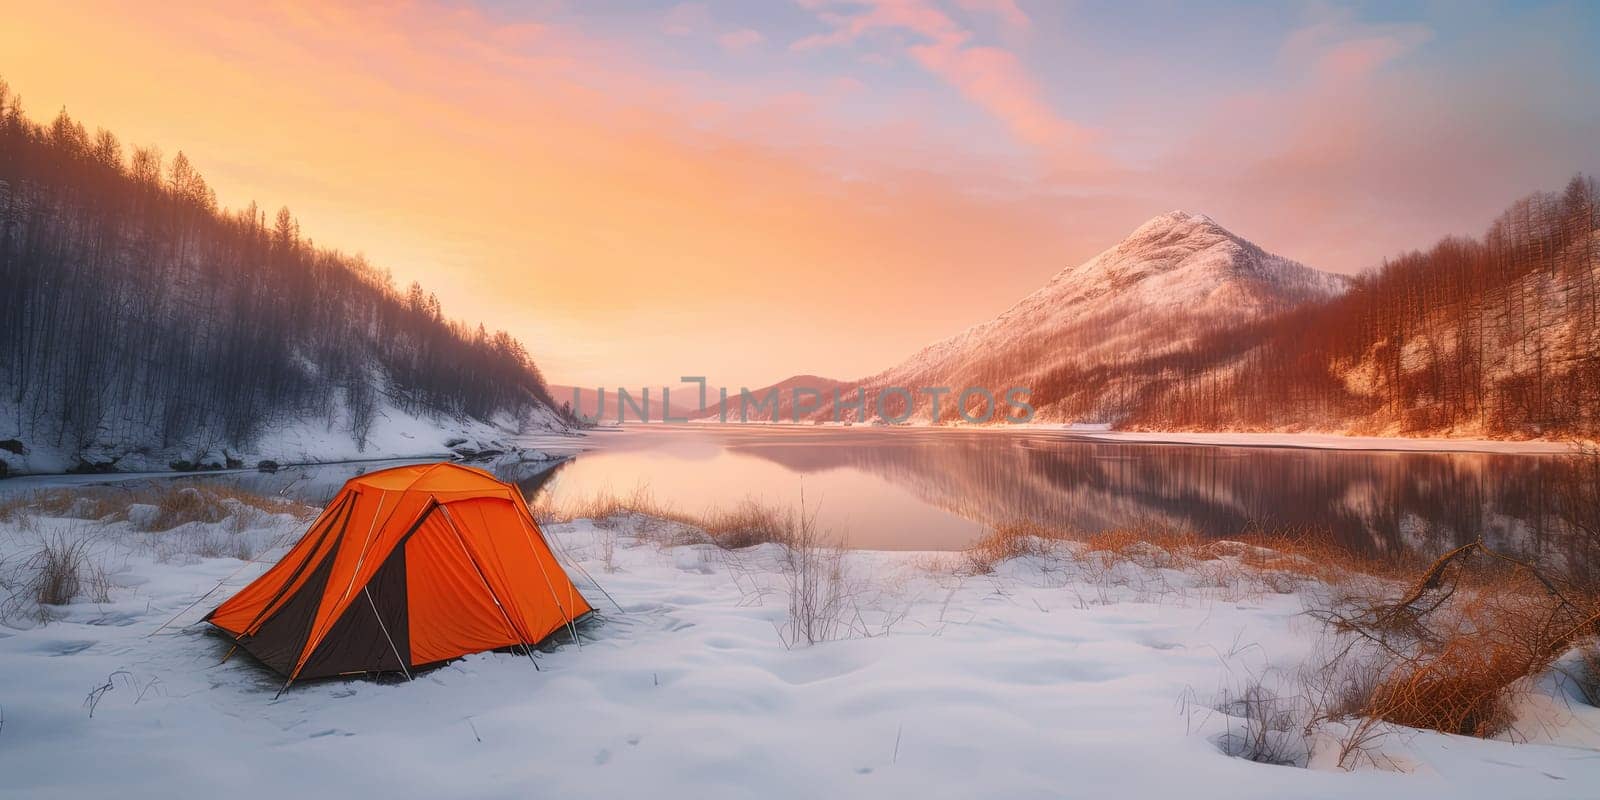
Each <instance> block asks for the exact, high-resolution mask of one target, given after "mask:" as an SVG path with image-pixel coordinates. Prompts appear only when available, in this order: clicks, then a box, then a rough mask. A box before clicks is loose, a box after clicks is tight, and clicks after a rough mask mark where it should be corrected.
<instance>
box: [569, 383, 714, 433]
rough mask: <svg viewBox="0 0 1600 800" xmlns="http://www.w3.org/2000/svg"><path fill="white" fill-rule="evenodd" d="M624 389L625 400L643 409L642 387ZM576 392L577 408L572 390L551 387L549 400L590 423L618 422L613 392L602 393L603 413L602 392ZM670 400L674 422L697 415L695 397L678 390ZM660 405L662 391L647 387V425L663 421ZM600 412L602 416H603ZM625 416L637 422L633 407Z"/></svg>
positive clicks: (586, 390) (588, 390) (615, 395)
mask: <svg viewBox="0 0 1600 800" xmlns="http://www.w3.org/2000/svg"><path fill="white" fill-rule="evenodd" d="M624 388H625V389H626V390H627V392H628V397H629V398H631V399H632V401H633V402H634V403H636V404H640V405H641V407H642V404H643V402H644V395H643V393H642V388H643V387H639V388H627V387H624ZM576 389H577V392H578V404H577V406H573V405H572V397H573V394H572V393H573V390H574V387H572V386H566V385H561V384H551V385H550V397H551V399H552V401H554V403H555V405H556V408H571V409H572V410H573V411H575V412H577V413H578V414H581V415H582V416H584V417H587V418H589V419H593V420H594V421H595V422H597V423H607V422H611V423H614V422H616V421H617V400H618V398H617V390H616V389H604V390H603V392H604V395H605V407H604V409H602V408H601V405H600V399H601V392H597V391H596V390H595V389H586V388H583V387H581V386H580V387H576ZM671 399H672V416H673V418H675V419H688V418H690V417H693V416H694V415H695V413H696V412H695V406H696V404H697V403H699V401H700V398H699V396H698V394H697V393H692V392H688V391H684V390H680V389H678V388H677V387H673V392H672V397H671ZM661 401H662V394H661V387H659V386H653V387H650V420H649V421H650V422H660V421H662V418H663V411H665V409H663V408H662V406H661ZM602 411H603V412H604V413H602ZM625 413H626V415H627V420H628V421H629V422H638V421H639V413H638V412H637V411H635V410H634V407H633V406H631V405H630V406H629V407H628V408H627V410H626V412H625Z"/></svg>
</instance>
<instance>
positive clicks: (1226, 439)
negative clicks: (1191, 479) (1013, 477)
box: [1066, 426, 1573, 455]
mask: <svg viewBox="0 0 1600 800" xmlns="http://www.w3.org/2000/svg"><path fill="white" fill-rule="evenodd" d="M1066 430H1067V431H1068V432H1070V433H1072V434H1073V436H1074V438H1081V439H1094V440H1096V441H1106V442H1147V443H1152V444H1192V445H1219V446H1226V447H1309V448H1316V449H1324V450H1390V451H1402V452H1429V453H1502V454H1507V455H1565V454H1570V453H1572V452H1573V443H1571V442H1561V441H1551V440H1541V439H1534V440H1525V441H1519V440H1512V439H1430V438H1422V437H1416V438H1411V437H1403V436H1346V435H1343V434H1338V433H1244V432H1229V431H1215V432H1213V431H1203V432H1193V431H1084V430H1079V429H1074V428H1071V427H1070V426H1069V427H1068V428H1067V429H1066Z"/></svg>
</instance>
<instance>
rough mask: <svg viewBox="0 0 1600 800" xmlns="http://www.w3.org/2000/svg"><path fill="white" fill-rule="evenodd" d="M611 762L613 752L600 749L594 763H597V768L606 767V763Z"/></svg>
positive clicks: (595, 755)
mask: <svg viewBox="0 0 1600 800" xmlns="http://www.w3.org/2000/svg"><path fill="white" fill-rule="evenodd" d="M610 760H611V751H610V750H607V749H605V748H603V747H602V748H600V752H598V753H595V754H594V763H595V766H597V767H598V766H604V765H605V763H606V762H608V761H610Z"/></svg>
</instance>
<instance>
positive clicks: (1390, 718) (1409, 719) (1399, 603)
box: [1311, 542, 1600, 763]
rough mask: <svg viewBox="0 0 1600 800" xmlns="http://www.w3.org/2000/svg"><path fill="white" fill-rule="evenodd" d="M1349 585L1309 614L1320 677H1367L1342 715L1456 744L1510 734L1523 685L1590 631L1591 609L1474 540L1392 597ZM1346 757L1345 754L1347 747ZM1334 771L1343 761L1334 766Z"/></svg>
mask: <svg viewBox="0 0 1600 800" xmlns="http://www.w3.org/2000/svg"><path fill="white" fill-rule="evenodd" d="M1393 585H1394V584H1393V583H1386V582H1369V583H1365V584H1351V585H1349V586H1347V587H1346V591H1345V593H1344V594H1343V595H1340V596H1337V597H1335V598H1333V601H1332V602H1331V603H1328V604H1327V605H1326V606H1325V607H1322V608H1316V609H1313V610H1312V611H1311V614H1312V616H1313V617H1315V618H1317V619H1319V620H1321V621H1323V622H1325V623H1327V624H1328V626H1329V627H1330V629H1331V631H1332V632H1333V634H1334V636H1335V637H1336V639H1337V641H1339V642H1340V644H1339V645H1338V646H1336V647H1333V648H1330V652H1329V655H1328V656H1327V659H1326V661H1325V662H1324V663H1323V664H1321V665H1320V667H1318V669H1320V670H1322V671H1324V672H1326V673H1330V674H1337V673H1341V672H1345V671H1351V669H1352V667H1351V664H1356V665H1358V666H1356V667H1355V668H1354V670H1355V671H1357V672H1365V673H1367V674H1368V680H1367V681H1366V686H1365V696H1364V697H1363V696H1355V697H1344V698H1342V699H1341V701H1340V703H1339V706H1340V708H1338V709H1337V710H1335V709H1332V708H1329V709H1327V710H1326V711H1325V713H1324V716H1326V717H1328V718H1337V717H1338V716H1339V715H1340V713H1344V714H1347V715H1348V716H1353V717H1357V718H1360V719H1362V720H1366V721H1368V722H1367V724H1365V725H1357V726H1356V727H1355V729H1354V730H1355V731H1359V732H1363V733H1364V732H1366V731H1370V729H1371V722H1372V721H1376V720H1382V721H1386V722H1391V723H1395V724H1398V725H1405V726H1409V727H1414V728H1427V729H1431V730H1438V731H1443V732H1446V733H1454V734H1460V735H1466V736H1479V737H1487V736H1495V735H1498V734H1501V733H1505V732H1507V731H1508V730H1509V726H1510V723H1511V712H1510V703H1511V701H1512V699H1513V698H1514V697H1515V696H1516V694H1517V692H1519V691H1523V690H1525V689H1526V687H1527V685H1528V681H1529V679H1530V678H1532V677H1534V676H1536V675H1539V674H1541V673H1543V672H1545V671H1546V670H1548V669H1550V668H1551V667H1552V665H1553V664H1554V663H1555V661H1556V659H1558V658H1559V657H1560V656H1561V655H1562V654H1563V653H1565V652H1566V651H1567V650H1569V649H1571V648H1572V647H1573V646H1575V645H1578V644H1580V643H1581V642H1583V641H1584V640H1585V639H1587V638H1588V637H1591V636H1593V635H1594V634H1595V632H1596V623H1597V621H1600V603H1597V602H1596V599H1595V598H1594V597H1593V596H1590V595H1588V594H1584V593H1580V592H1578V591H1576V590H1575V589H1574V587H1573V586H1572V585H1571V584H1570V583H1568V582H1566V581H1563V580H1559V579H1557V578H1555V577H1552V576H1551V575H1547V574H1545V573H1544V572H1541V571H1540V570H1538V569H1536V568H1535V567H1533V566H1531V565H1529V564H1526V563H1523V562H1521V561H1517V560H1515V559H1511V558H1509V557H1507V556H1505V555H1503V554H1500V553H1497V552H1495V551H1493V550H1490V549H1489V548H1487V547H1485V546H1483V544H1482V543H1481V542H1474V543H1472V544H1468V545H1465V546H1463V547H1460V548H1457V549H1456V550H1453V551H1451V552H1449V553H1447V554H1445V555H1444V556H1442V557H1440V558H1439V559H1438V560H1437V561H1436V562H1434V564H1433V565H1432V566H1430V567H1429V568H1428V569H1427V570H1426V571H1425V572H1423V574H1422V575H1421V576H1420V577H1419V578H1418V579H1417V580H1415V581H1414V582H1413V583H1412V584H1411V585H1410V586H1409V587H1408V588H1406V589H1405V590H1404V591H1403V592H1402V593H1401V594H1399V596H1397V597H1396V596H1393V595H1392V594H1386V593H1385V587H1392V586H1393ZM1352 709H1353V711H1352ZM1347 749H1348V748H1347ZM1341 763H1344V762H1343V761H1342V762H1341Z"/></svg>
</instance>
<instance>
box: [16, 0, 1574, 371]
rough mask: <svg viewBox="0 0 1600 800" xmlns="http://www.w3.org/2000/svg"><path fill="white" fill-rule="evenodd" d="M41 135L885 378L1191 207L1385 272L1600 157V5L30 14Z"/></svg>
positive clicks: (434, 265)
mask: <svg viewBox="0 0 1600 800" xmlns="http://www.w3.org/2000/svg"><path fill="white" fill-rule="evenodd" d="M0 5H3V6H4V8H3V9H0V20H4V22H3V24H0V54H3V55H0V76H3V77H4V78H5V79H6V80H7V81H8V82H9V83H10V84H11V86H12V88H13V90H14V91H16V92H17V93H19V94H21V95H22V98H23V101H24V104H25V107H26V108H27V110H28V111H29V113H30V114H31V115H32V116H33V117H34V118H35V119H44V120H48V119H49V118H50V117H52V116H54V114H55V113H56V111H57V110H58V109H60V108H61V107H66V108H67V109H68V110H69V112H70V113H71V114H72V115H73V116H74V117H76V118H78V119H81V120H83V121H84V122H85V123H86V124H87V125H88V126H89V127H90V128H91V130H92V129H93V128H94V127H95V126H104V127H106V128H109V129H111V130H113V131H115V132H117V133H118V134H119V135H120V136H121V137H122V139H123V140H124V141H125V142H128V143H130V144H156V145H159V146H160V147H161V148H162V150H163V151H164V152H165V153H166V154H168V155H169V156H170V155H171V154H173V153H175V152H176V151H178V150H179V149H181V150H183V151H184V152H185V154H186V155H188V156H189V157H190V158H191V159H192V160H193V161H194V162H195V164H196V165H197V166H198V167H199V168H200V170H201V171H202V172H203V174H204V175H205V177H206V179H207V180H208V181H209V182H210V183H211V184H212V185H213V186H214V187H215V189H216V191H217V195H218V198H219V200H220V201H221V202H222V203H223V204H224V205H228V206H234V207H237V206H241V205H244V204H246V203H248V202H250V201H251V200H255V201H257V202H259V203H261V204H262V205H263V206H265V207H267V208H268V209H269V212H270V210H273V209H276V208H277V207H278V206H279V205H288V206H289V207H290V208H291V209H292V210H293V212H294V213H295V214H296V216H297V217H298V218H299V220H300V222H301V225H302V229H303V231H304V232H305V233H306V234H307V235H309V236H311V237H312V238H314V239H315V240H316V241H317V243H318V244H321V245H325V246H331V247H337V248H340V249H343V250H347V251H359V252H363V253H365V254H366V255H367V257H368V258H369V259H370V260H371V261H373V262H374V263H376V264H378V265H380V266H383V267H387V268H388V269H390V270H391V271H392V272H393V273H394V275H395V278H396V280H397V281H398V282H400V283H402V284H403V283H405V282H409V281H410V280H412V279H418V280H421V281H422V282H423V283H424V284H425V285H426V286H427V287H428V288H430V289H432V290H433V291H435V292H436V293H437V294H438V295H439V297H440V299H441V300H442V302H443V303H444V306H445V310H446V312H447V313H449V314H451V315H452V316H455V317H459V318H463V319H467V320H471V321H474V322H476V321H480V320H481V321H483V322H484V323H485V324H487V325H488V326H489V327H490V328H504V329H507V330H509V331H511V332H512V333H514V334H515V335H517V336H518V337H520V338H521V339H522V340H523V341H524V342H525V343H526V344H527V345H528V346H529V348H530V349H531V350H532V351H533V353H534V354H535V357H536V358H537V359H538V360H539V362H540V364H541V366H542V367H543V369H544V371H545V373H546V375H547V377H548V378H549V379H550V380H551V381H552V382H556V383H581V384H584V385H589V386H594V385H601V384H603V385H607V386H615V385H617V384H618V383H619V382H621V383H623V384H627V385H644V384H649V385H660V384H662V383H663V382H675V381H676V378H677V376H679V375H687V374H698V375H705V376H708V378H709V379H710V382H711V384H712V386H717V385H719V384H725V385H729V386H734V387H737V386H739V385H741V384H744V385H749V386H757V385H761V384H764V383H768V382H772V381H775V380H778V379H781V378H783V377H786V376H788V375H790V374H794V373H800V372H810V373H818V374H824V375H828V376H831V377H836V378H842V379H849V378H858V377H862V376H865V375H868V374H870V373H873V372H876V371H878V370H880V369H882V368H884V367H887V366H890V365H892V364H893V363H895V362H896V361H898V360H900V359H901V358H903V357H905V356H906V355H908V354H910V353H911V352H913V351H914V350H916V349H917V348H919V347H920V346H922V345H924V344H927V343H929V342H931V341H933V340H935V339H938V338H942V337H944V336H946V335H949V334H951V333H954V332H957V331H959V330H960V329H962V328H964V327H965V326H967V325H970V324H973V323H975V322H979V321H981V320H983V319H985V318H987V317H988V316H991V315H993V314H995V313H997V312H999V311H1002V310H1004V309H1005V308H1006V307H1007V306H1008V305H1010V304H1011V303H1012V302H1014V301H1015V300H1017V299H1018V298H1020V297H1021V296H1022V295H1024V294H1026V293H1027V292H1029V291H1031V290H1032V289H1034V288H1037V287H1038V286H1039V285H1041V284H1042V283H1043V282H1044V281H1045V280H1047V279H1048V277H1049V276H1050V275H1051V274H1052V273H1054V272H1055V271H1056V270H1058V269H1060V268H1061V267H1064V266H1068V265H1070V264H1074V263H1077V262H1078V261H1081V260H1082V259H1084V258H1087V257H1088V256H1091V255H1093V254H1094V253H1095V252H1098V251H1099V250H1101V249H1103V248H1105V247H1107V246H1110V245H1112V244H1114V243H1115V242H1116V241H1118V240H1119V239H1120V238H1122V236H1124V235H1125V234H1126V233H1127V232H1129V231H1130V230H1131V229H1132V228H1133V227H1135V226H1136V225H1137V224H1139V223H1140V222H1141V221H1143V220H1144V219H1146V218H1148V217H1150V216H1153V215H1155V214H1157V213H1161V212H1164V211H1167V210H1170V209H1173V208H1185V209H1189V210H1193V211H1200V212H1204V213H1207V214H1209V215H1211V216H1212V217H1214V218H1215V219H1217V220H1218V221H1219V222H1220V223H1222V224H1223V225H1225V226H1227V227H1229V228H1231V229H1232V230H1234V231H1235V232H1237V233H1239V234H1241V235H1243V236H1245V237H1247V238H1251V239H1253V240H1255V241H1256V242H1258V243H1259V244H1261V245H1263V246H1264V247H1266V248H1268V249H1269V250H1273V251H1275V252H1278V253H1281V254H1283V255H1286V256H1289V257H1291V258H1295V259H1298V260H1300V261H1303V262H1305V263H1307V264H1309V265H1311V266H1315V267H1319V268H1323V269H1329V270H1336V271H1342V272H1356V271H1359V270H1361V269H1364V268H1367V267H1371V266H1375V265H1376V264H1378V263H1379V262H1380V261H1381V260H1382V259H1383V257H1384V256H1386V255H1392V254H1395V253H1397V252H1400V251H1402V250H1404V249H1407V248H1413V247H1421V246H1426V245H1428V244H1430V243H1431V242H1432V241H1433V240H1435V239H1437V238H1438V237H1440V236H1443V235H1446V234H1452V233H1459V234H1472V235H1476V234H1478V233H1480V232H1481V230H1482V228H1483V227H1484V226H1485V225H1486V224H1487V223H1488V222H1489V220H1490V219H1491V218H1492V217H1493V216H1494V214H1495V213H1496V212H1497V211H1498V210H1499V209H1500V208H1502V207H1504V206H1505V205H1506V204H1507V203H1509V202H1510V201H1511V200H1513V199H1515V198H1516V197H1517V196H1519V195H1521V194H1524V193H1527V192H1529V191H1533V190H1537V189H1553V188H1559V186H1560V185H1561V183H1562V182H1564V181H1565V179H1566V178H1567V177H1569V176H1570V175H1571V174H1572V173H1573V172H1576V171H1579V170H1584V171H1591V172H1592V171H1594V170H1596V169H1597V168H1600V149H1597V145H1596V142H1600V124H1597V117H1600V62H1597V56H1596V54H1595V48H1594V47H1593V43H1594V42H1595V41H1597V40H1600V26H1597V23H1596V16H1597V14H1596V11H1595V6H1593V5H1591V4H1586V3H1572V4H1563V3H1531V4H1511V5H1480V4H1474V3H1446V4H1433V3H1417V4H1406V3H1398V4H1396V3H1385V4H1379V5H1360V4H1357V5H1330V4H1324V3H1314V4H1304V5H1300V4H1274V5H1270V6H1265V7H1264V6H1259V5H1241V6H1238V7H1232V6H1226V5H1223V6H1208V7H1206V8H1204V9H1190V8H1188V7H1186V6H1184V5H1154V6H1145V5H1141V4H1107V5H1093V4H1084V3H1068V2H1026V0H1016V2H1011V1H1010V0H876V1H875V2H833V1H832V0H801V1H800V2H786V1H782V2H780V1H778V0H774V2H703V3H700V2H696V3H646V2H593V3H583V2H577V1H576V0H573V1H572V2H568V3H559V2H530V3H470V2H461V3H449V4H439V3H432V2H410V3H404V4H349V3H306V4H300V3H270V2H269V3H248V4H244V3H240V4H232V3H222V4H201V3H195V4H192V5H191V4H187V3H173V4H162V7H161V8H160V9H159V10H158V9H157V7H156V6H154V5H151V6H148V7H146V6H144V4H126V3H119V4H99V3H88V2H86V3H77V2H68V3H45V2H28V3H15V2H5V3H3V4H0Z"/></svg>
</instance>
